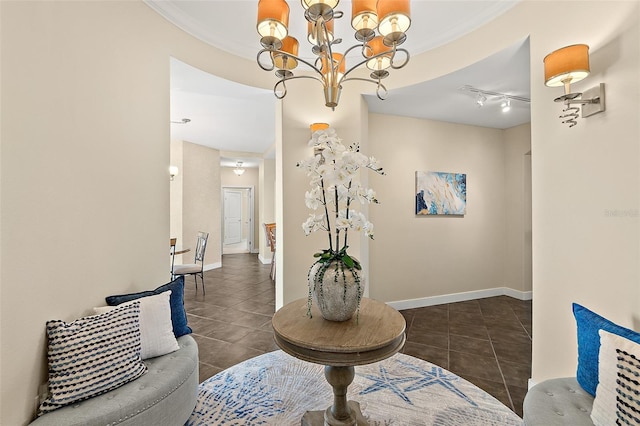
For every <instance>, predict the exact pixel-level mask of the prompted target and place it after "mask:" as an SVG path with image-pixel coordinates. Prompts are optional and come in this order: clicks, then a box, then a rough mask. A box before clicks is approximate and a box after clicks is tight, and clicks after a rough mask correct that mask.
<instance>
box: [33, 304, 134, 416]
mask: <svg viewBox="0 0 640 426" xmlns="http://www.w3.org/2000/svg"><path fill="white" fill-rule="evenodd" d="M139 316H140V303H139V302H136V303H133V304H128V305H123V306H119V307H117V308H116V309H114V310H112V311H109V312H107V313H105V314H101V315H94V316H90V317H85V318H80V319H77V320H75V321H73V322H71V323H67V322H64V321H59V320H52V321H47V335H48V337H49V354H48V357H49V395H48V398H47V399H46V400H45V401H44V402H43V403H42V404H41V405H40V410H39V412H38V415H41V414H44V413H47V412H49V411H53V410H55V409H57V408H60V407H63V406H65V405H68V404H71V403H74V402H78V401H82V400H84V399H87V398H91V397H93V396H96V395H100V394H102V393H105V392H108V391H110V390H112V389H115V388H117V387H119V386H122V385H124V384H125V383H127V382H129V381H131V380H134V379H137V378H138V377H140V376H141V375H142V374H144V372H145V371H146V369H147V367H146V366H145V365H144V363H143V362H142V360H141V359H140V325H139Z"/></svg>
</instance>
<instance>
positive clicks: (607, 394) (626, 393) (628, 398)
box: [591, 330, 640, 426]
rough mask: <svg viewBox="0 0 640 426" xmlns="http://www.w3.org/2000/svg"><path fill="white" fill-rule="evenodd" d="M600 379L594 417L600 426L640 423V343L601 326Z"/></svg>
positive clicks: (592, 415)
mask: <svg viewBox="0 0 640 426" xmlns="http://www.w3.org/2000/svg"><path fill="white" fill-rule="evenodd" d="M599 333H600V356H599V361H600V362H599V363H600V369H599V383H598V387H597V388H596V398H595V399H594V401H593V410H592V411H591V420H592V421H593V424H594V425H596V426H613V425H640V345H639V344H638V343H635V342H633V341H631V340H629V339H626V338H624V337H622V336H618V335H616V334H612V333H609V332H608V331H605V330H600V332H599Z"/></svg>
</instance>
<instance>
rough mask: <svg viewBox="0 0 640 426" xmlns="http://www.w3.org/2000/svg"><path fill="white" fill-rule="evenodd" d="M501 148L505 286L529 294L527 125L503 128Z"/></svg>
mask: <svg viewBox="0 0 640 426" xmlns="http://www.w3.org/2000/svg"><path fill="white" fill-rule="evenodd" d="M503 136H504V149H505V155H504V158H505V174H504V176H505V178H504V185H505V213H506V214H505V224H504V225H505V232H506V235H505V242H506V248H505V260H504V281H503V285H504V286H505V287H508V288H511V289H514V290H516V291H518V292H522V293H525V294H526V295H527V296H530V292H531V285H532V276H531V268H532V259H531V248H532V247H531V126H530V125H529V124H524V125H522V126H517V127H513V128H511V129H507V130H505V131H504V132H503Z"/></svg>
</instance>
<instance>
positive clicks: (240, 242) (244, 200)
mask: <svg viewBox="0 0 640 426" xmlns="http://www.w3.org/2000/svg"><path fill="white" fill-rule="evenodd" d="M222 212H223V214H222V254H223V255H224V254H235V253H251V252H252V251H253V247H254V229H253V228H254V226H253V224H254V222H255V221H254V218H253V214H254V203H253V187H236V186H227V187H223V188H222Z"/></svg>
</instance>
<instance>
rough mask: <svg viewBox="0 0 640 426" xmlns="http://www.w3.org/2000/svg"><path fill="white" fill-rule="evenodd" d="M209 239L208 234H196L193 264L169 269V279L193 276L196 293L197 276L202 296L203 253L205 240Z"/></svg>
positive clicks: (203, 292) (205, 245)
mask: <svg viewBox="0 0 640 426" xmlns="http://www.w3.org/2000/svg"><path fill="white" fill-rule="evenodd" d="M208 239H209V233H207V232H198V236H197V241H196V252H195V256H194V261H193V263H186V264H184V265H175V266H173V267H172V269H171V279H174V278H175V277H177V276H179V275H193V279H194V280H195V282H196V292H197V291H198V276H200V279H201V280H202V294H205V289H204V252H205V250H206V248H207V240H208ZM174 252H175V247H174Z"/></svg>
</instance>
